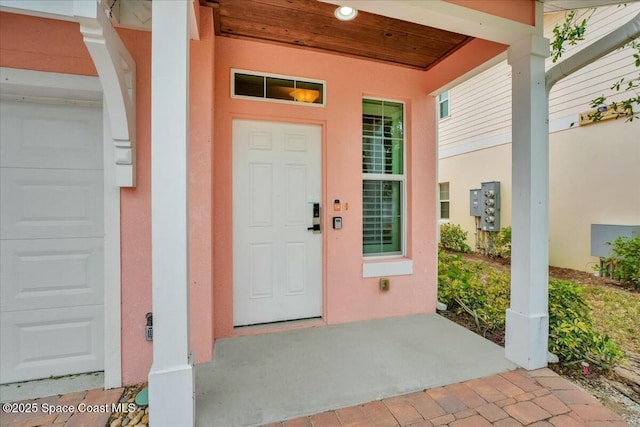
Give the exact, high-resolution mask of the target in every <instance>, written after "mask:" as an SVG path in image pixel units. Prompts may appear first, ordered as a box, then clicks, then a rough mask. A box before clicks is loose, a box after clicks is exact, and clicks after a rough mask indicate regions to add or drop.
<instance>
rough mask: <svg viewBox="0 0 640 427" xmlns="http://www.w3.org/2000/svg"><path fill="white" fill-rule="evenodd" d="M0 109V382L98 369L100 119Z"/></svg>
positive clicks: (53, 110) (75, 112)
mask: <svg viewBox="0 0 640 427" xmlns="http://www.w3.org/2000/svg"><path fill="white" fill-rule="evenodd" d="M0 110H1V113H2V114H0V159H1V162H0V298H1V303H0V320H1V322H2V324H1V331H2V335H1V343H0V354H1V359H2V362H1V369H0V382H2V383H8V382H14V381H24V380H30V379H36V378H46V377H49V376H52V375H67V374H74V373H81V372H90V371H99V370H102V369H103V367H104V362H103V360H104V348H103V347H104V332H103V329H104V320H103V301H104V289H103V288H104V287H103V277H104V271H103V268H104V267H103V258H104V255H103V245H104V212H103V204H104V202H103V197H104V196H103V171H102V168H103V164H102V152H103V146H102V137H103V135H102V110H101V109H99V108H91V107H86V106H85V107H80V106H77V105H68V104H53V103H47V104H44V103H35V102H26V101H24V102H15V101H8V100H1V101H0Z"/></svg>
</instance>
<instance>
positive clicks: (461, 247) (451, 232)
mask: <svg viewBox="0 0 640 427" xmlns="http://www.w3.org/2000/svg"><path fill="white" fill-rule="evenodd" d="M440 245H441V246H442V247H443V248H446V249H451V250H452V251H456V252H471V247H470V246H469V245H468V244H467V232H466V231H464V230H462V228H460V226H459V225H457V224H448V223H445V224H442V225H441V226H440Z"/></svg>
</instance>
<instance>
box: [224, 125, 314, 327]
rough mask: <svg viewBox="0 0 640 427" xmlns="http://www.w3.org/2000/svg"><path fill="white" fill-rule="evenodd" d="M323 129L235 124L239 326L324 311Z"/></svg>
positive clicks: (235, 269) (236, 304) (236, 309)
mask: <svg viewBox="0 0 640 427" xmlns="http://www.w3.org/2000/svg"><path fill="white" fill-rule="evenodd" d="M321 135H322V134H321V128H320V127H319V126H313V125H298V124H285V123H271V122H258V121H245V120H237V121H234V125H233V223H234V226H233V236H234V237H233V242H234V250H233V265H234V267H233V273H234V325H235V326H241V325H251V324H258V323H267V322H277V321H283V320H292V319H302V318H310V317H319V316H321V315H322V236H321V235H320V234H315V233H313V232H312V231H309V230H307V228H308V227H311V225H312V214H313V203H319V202H320V201H321V160H322V150H321V146H322V143H321Z"/></svg>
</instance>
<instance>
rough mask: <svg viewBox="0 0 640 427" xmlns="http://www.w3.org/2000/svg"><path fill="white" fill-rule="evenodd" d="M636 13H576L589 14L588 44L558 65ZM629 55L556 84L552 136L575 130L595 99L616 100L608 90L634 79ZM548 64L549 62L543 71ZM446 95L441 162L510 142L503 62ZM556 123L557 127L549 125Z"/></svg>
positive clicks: (618, 54) (552, 20) (549, 24)
mask: <svg viewBox="0 0 640 427" xmlns="http://www.w3.org/2000/svg"><path fill="white" fill-rule="evenodd" d="M638 12H640V3H631V4H629V5H627V6H626V7H618V6H610V7H603V8H599V9H597V10H596V11H595V12H593V9H589V10H583V11H580V13H579V14H578V16H588V15H591V14H592V16H591V18H590V20H589V22H588V24H587V40H585V41H583V42H581V43H579V44H578V45H577V46H567V50H566V52H565V54H564V55H563V57H562V58H561V59H560V61H562V60H563V59H565V58H567V57H570V56H571V55H573V54H575V53H576V52H578V51H579V50H581V49H584V47H586V46H588V45H589V44H591V43H593V42H594V41H595V40H597V39H599V38H601V37H603V36H604V35H606V34H608V33H609V32H611V31H612V30H613V29H615V28H617V27H619V26H620V25H622V24H624V23H625V22H628V21H629V20H630V19H631V18H632V17H634V16H635V15H636V14H637V13H638ZM564 16H565V14H564V13H553V14H546V15H545V36H546V37H549V38H551V37H552V36H553V34H552V30H553V26H554V25H555V24H556V23H561V22H562V21H563V20H564ZM631 53H632V51H631V49H628V48H627V49H623V50H618V51H615V52H612V53H611V54H609V55H607V56H606V57H604V58H602V59H600V60H599V61H597V62H595V63H593V64H591V65H589V66H587V67H585V68H584V69H582V70H580V71H578V72H577V73H575V74H573V75H571V76H570V77H567V78H565V79H564V80H562V81H560V82H559V83H558V84H556V86H555V87H554V88H553V90H552V91H551V94H550V99H549V119H550V121H551V130H552V132H554V131H559V130H564V129H567V128H568V127H569V126H570V125H571V123H575V125H576V126H577V120H578V114H579V113H581V112H585V111H588V110H589V109H590V107H589V105H590V101H591V100H592V99H594V98H597V97H598V96H601V95H603V94H606V95H607V96H609V99H610V100H611V101H614V100H619V99H621V98H622V95H614V92H613V91H612V90H611V89H610V87H611V85H612V83H613V82H615V81H617V80H619V79H620V78H621V77H625V78H627V79H628V78H630V77H633V76H637V75H638V69H637V68H636V67H635V66H634V64H633V61H632V59H633V58H632V57H631ZM553 65H554V64H553V63H552V62H551V59H548V60H547V68H550V67H551V66H553ZM449 94H450V112H451V116H450V117H449V118H447V119H443V120H440V123H439V128H438V133H439V150H440V158H446V157H450V156H452V155H458V154H463V153H465V152H469V151H473V150H479V149H484V148H488V147H491V146H495V145H500V144H506V143H510V142H511V67H510V66H509V65H508V64H507V61H506V60H505V61H503V62H501V63H499V64H498V65H495V66H494V67H492V68H490V69H488V70H486V71H484V72H482V73H480V74H478V75H477V76H475V77H473V78H471V79H469V80H468V81H466V82H464V83H462V84H460V85H458V86H456V87H454V88H452V89H451V90H450V91H449ZM555 122H562V124H561V125H554V123H555Z"/></svg>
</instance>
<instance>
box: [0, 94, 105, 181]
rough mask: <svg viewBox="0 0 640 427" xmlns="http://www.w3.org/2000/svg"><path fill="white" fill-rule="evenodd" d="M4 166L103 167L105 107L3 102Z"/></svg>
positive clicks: (0, 151) (0, 116) (0, 150)
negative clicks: (102, 127) (102, 149)
mask: <svg viewBox="0 0 640 427" xmlns="http://www.w3.org/2000/svg"><path fill="white" fill-rule="evenodd" d="M1 105H2V106H1V111H0V113H1V114H0V120H1V122H0V124H1V126H0V138H1V139H2V140H3V143H2V147H1V148H0V165H1V166H2V167H21V168H56V169H69V168H71V169H73V168H77V169H80V168H82V169H102V167H103V166H102V155H101V150H100V147H101V146H102V135H101V134H100V132H96V129H100V128H101V126H102V110H101V109H100V108H92V107H87V106H78V105H55V108H52V106H51V105H46V104H36V103H28V102H18V101H3V102H2V104H1Z"/></svg>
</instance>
